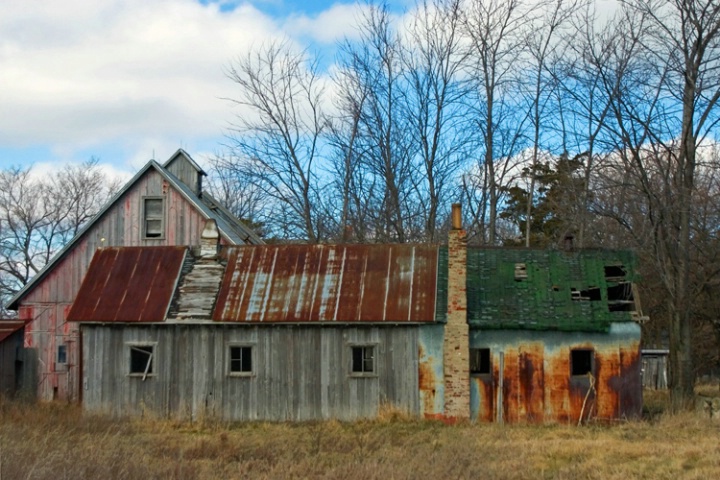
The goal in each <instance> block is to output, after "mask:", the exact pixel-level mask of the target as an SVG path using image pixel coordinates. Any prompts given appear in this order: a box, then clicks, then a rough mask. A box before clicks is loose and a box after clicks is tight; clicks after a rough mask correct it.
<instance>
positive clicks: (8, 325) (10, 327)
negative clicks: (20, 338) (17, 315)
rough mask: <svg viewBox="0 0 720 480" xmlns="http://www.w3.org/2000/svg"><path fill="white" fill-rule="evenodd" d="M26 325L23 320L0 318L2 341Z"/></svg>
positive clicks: (0, 336) (0, 340)
mask: <svg viewBox="0 0 720 480" xmlns="http://www.w3.org/2000/svg"><path fill="white" fill-rule="evenodd" d="M24 326H25V321H23V320H0V342H2V341H3V340H5V339H6V338H7V337H9V336H10V335H12V334H13V333H15V332H17V331H18V330H20V329H21V328H23V327H24Z"/></svg>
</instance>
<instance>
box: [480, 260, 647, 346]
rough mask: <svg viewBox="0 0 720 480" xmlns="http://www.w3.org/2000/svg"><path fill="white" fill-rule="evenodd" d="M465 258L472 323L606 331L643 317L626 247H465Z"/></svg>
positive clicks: (513, 327) (481, 325)
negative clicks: (546, 248)
mask: <svg viewBox="0 0 720 480" xmlns="http://www.w3.org/2000/svg"><path fill="white" fill-rule="evenodd" d="M467 262H468V267H467V268H468V271H467V296H468V323H469V324H470V325H471V326H473V327H478V328H484V329H531V330H560V331H586V332H607V331H608V329H609V328H610V324H611V323H614V322H625V321H628V322H629V321H633V320H638V319H639V318H644V317H641V313H640V306H639V299H638V298H637V292H636V290H635V288H634V285H633V282H634V281H636V280H637V276H636V273H635V265H636V260H635V255H634V253H633V252H630V251H608V250H580V251H573V252H568V251H558V250H532V249H507V248H503V249H496V248H468V257H467Z"/></svg>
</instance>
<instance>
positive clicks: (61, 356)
mask: <svg viewBox="0 0 720 480" xmlns="http://www.w3.org/2000/svg"><path fill="white" fill-rule="evenodd" d="M57 363H58V364H60V365H64V364H66V363H67V346H66V345H58V347H57Z"/></svg>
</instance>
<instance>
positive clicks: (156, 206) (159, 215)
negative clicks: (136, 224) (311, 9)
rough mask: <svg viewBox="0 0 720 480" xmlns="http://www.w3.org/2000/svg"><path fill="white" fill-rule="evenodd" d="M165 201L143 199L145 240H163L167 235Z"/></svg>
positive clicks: (156, 198)
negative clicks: (165, 234)
mask: <svg viewBox="0 0 720 480" xmlns="http://www.w3.org/2000/svg"><path fill="white" fill-rule="evenodd" d="M164 219H165V199H164V198H162V197H148V198H144V199H143V221H144V232H143V233H144V236H145V238H162V237H163V236H164V233H165V225H164Z"/></svg>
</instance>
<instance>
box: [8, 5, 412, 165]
mask: <svg viewBox="0 0 720 480" xmlns="http://www.w3.org/2000/svg"><path fill="white" fill-rule="evenodd" d="M412 3H414V2H413V1H412V0H395V1H392V2H389V5H390V7H391V8H392V9H393V10H396V11H398V12H400V11H402V10H404V9H405V8H407V7H409V6H410V5H412ZM359 8H360V6H359V5H358V4H356V3H354V2H344V1H340V2H323V1H312V0H311V1H298V0H293V1H284V0H260V1H233V0H152V1H147V0H102V1H97V0H63V1H57V0H23V1H12V2H10V1H7V2H0V65H1V66H2V68H1V69H0V105H1V108H0V168H6V167H9V166H18V165H19V166H24V165H31V164H32V165H34V168H36V169H39V170H47V171H50V170H52V169H53V168H57V167H58V166H61V165H63V164H66V163H69V162H81V161H83V160H86V159H88V158H90V157H91V156H95V157H98V158H99V159H100V161H101V163H102V164H103V165H104V166H105V168H107V169H108V171H116V172H121V173H124V174H128V173H132V172H133V171H135V170H137V169H139V168H140V167H141V166H142V165H144V163H145V162H147V160H148V159H150V158H153V157H154V158H156V159H158V160H165V159H166V158H168V157H169V156H170V155H171V154H172V153H173V152H174V151H175V150H176V149H177V148H179V147H182V148H184V149H186V150H187V151H188V152H189V153H190V154H191V155H193V156H194V157H195V158H196V159H197V160H198V161H200V162H201V163H203V159H204V158H205V157H206V156H208V155H211V154H212V153H213V152H217V151H219V150H220V149H221V148H222V147H221V145H222V142H223V140H224V137H223V135H224V132H226V131H227V128H228V126H229V125H230V123H231V122H232V119H233V116H234V115H236V114H238V113H241V112H238V111H237V110H236V109H233V107H232V106H231V105H230V104H229V103H228V102H227V101H225V100H222V98H227V97H233V88H234V85H233V84H232V82H230V81H229V80H228V79H227V78H226V77H225V75H224V73H223V68H225V67H227V66H228V65H229V64H230V62H231V61H232V59H233V58H237V57H238V56H240V55H242V54H243V53H245V52H247V51H248V50H249V49H250V48H252V47H253V45H257V44H258V43H259V42H262V41H267V40H271V39H273V38H281V37H288V38H290V39H291V40H292V41H295V42H296V43H297V44H298V45H299V46H301V47H305V46H311V47H312V48H314V49H319V50H321V51H323V55H324V56H328V57H329V58H332V55H333V53H332V52H333V47H334V45H335V44H336V42H337V41H338V40H340V39H342V37H343V35H346V34H348V35H352V34H353V31H354V28H353V22H354V21H355V19H356V18H357V16H358V12H359V10H358V9H359Z"/></svg>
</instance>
